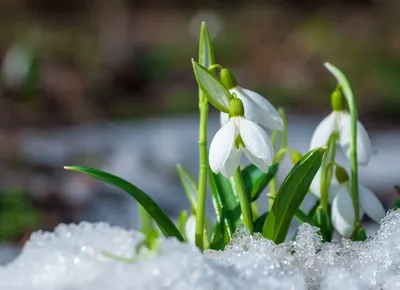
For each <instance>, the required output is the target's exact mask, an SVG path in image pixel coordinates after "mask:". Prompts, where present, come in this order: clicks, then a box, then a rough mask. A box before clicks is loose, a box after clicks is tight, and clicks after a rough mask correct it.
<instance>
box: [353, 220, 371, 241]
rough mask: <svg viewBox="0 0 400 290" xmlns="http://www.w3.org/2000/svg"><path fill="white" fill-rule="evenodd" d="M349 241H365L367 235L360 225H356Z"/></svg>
mask: <svg viewBox="0 0 400 290" xmlns="http://www.w3.org/2000/svg"><path fill="white" fill-rule="evenodd" d="M351 239H352V240H353V241H365V240H366V239H367V233H366V232H365V229H364V228H363V227H362V225H360V224H357V225H356V228H355V230H354V232H353V235H352V237H351Z"/></svg>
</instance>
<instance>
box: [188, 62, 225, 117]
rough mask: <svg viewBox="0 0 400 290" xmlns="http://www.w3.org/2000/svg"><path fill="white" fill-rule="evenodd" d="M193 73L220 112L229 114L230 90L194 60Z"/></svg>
mask: <svg viewBox="0 0 400 290" xmlns="http://www.w3.org/2000/svg"><path fill="white" fill-rule="evenodd" d="M192 64H193V71H194V75H195V77H196V80H197V84H198V85H199V87H200V89H201V90H202V92H203V93H204V94H205V95H206V97H207V99H208V100H209V101H210V103H211V104H213V106H214V107H216V108H217V109H218V110H219V111H221V112H224V113H228V106H229V100H230V99H231V98H232V96H231V94H230V93H229V91H228V89H227V88H226V87H225V86H224V85H223V84H222V83H221V81H220V80H219V79H217V78H216V77H214V76H213V75H212V74H211V73H210V71H209V70H208V69H206V68H205V67H204V66H202V65H200V64H198V63H197V62H196V61H194V60H193V59H192Z"/></svg>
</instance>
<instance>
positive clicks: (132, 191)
mask: <svg viewBox="0 0 400 290" xmlns="http://www.w3.org/2000/svg"><path fill="white" fill-rule="evenodd" d="M64 168H65V169H67V170H72V171H78V172H82V173H85V174H87V175H90V176H92V177H94V178H96V179H98V180H101V181H104V182H106V183H109V184H111V185H114V186H116V187H118V188H120V189H122V190H124V191H125V192H127V193H129V195H130V196H132V197H133V198H134V199H135V200H136V201H137V202H138V203H139V204H140V205H141V206H142V207H143V208H144V209H145V210H146V211H147V212H148V213H149V214H150V216H151V217H152V218H153V219H154V221H155V222H156V223H157V225H158V226H159V228H160V230H161V231H162V232H163V234H164V235H165V236H167V237H176V238H177V239H178V240H180V241H184V239H183V236H182V235H181V233H180V232H179V230H178V229H177V227H176V226H175V224H174V223H173V222H172V220H171V219H170V218H169V217H168V216H167V215H166V214H165V212H164V211H163V210H162V209H161V208H160V207H159V206H158V204H157V203H156V202H155V201H154V200H153V199H152V198H151V197H150V196H148V195H147V194H146V193H145V192H143V191H142V190H140V189H139V188H137V187H136V186H134V185H133V184H131V183H129V182H128V181H126V180H124V179H122V178H120V177H118V176H115V175H112V174H110V173H107V172H104V171H101V170H98V169H94V168H90V167H86V166H65V167H64Z"/></svg>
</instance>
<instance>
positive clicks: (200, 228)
mask: <svg viewBox="0 0 400 290" xmlns="http://www.w3.org/2000/svg"><path fill="white" fill-rule="evenodd" d="M200 94H202V92H200ZM199 98H200V99H202V97H201V96H200V97H199ZM207 118H208V102H207V100H204V102H203V104H201V105H200V127H199V156H200V167H199V189H198V195H197V209H196V240H195V241H196V246H197V247H198V248H199V249H200V250H201V251H203V250H204V244H203V242H204V238H203V234H204V211H205V203H206V190H207V155H208V154H207Z"/></svg>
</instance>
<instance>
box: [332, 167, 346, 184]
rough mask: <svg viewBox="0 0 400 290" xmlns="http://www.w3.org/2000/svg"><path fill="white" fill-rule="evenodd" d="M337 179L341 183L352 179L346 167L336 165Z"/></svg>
mask: <svg viewBox="0 0 400 290" xmlns="http://www.w3.org/2000/svg"><path fill="white" fill-rule="evenodd" d="M335 174H336V179H337V180H338V181H339V183H340V184H342V183H345V182H347V181H349V180H350V177H349V174H347V171H346V169H344V167H342V166H340V165H336V171H335Z"/></svg>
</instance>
